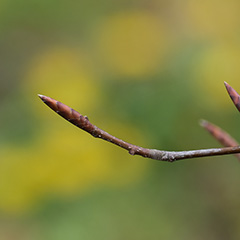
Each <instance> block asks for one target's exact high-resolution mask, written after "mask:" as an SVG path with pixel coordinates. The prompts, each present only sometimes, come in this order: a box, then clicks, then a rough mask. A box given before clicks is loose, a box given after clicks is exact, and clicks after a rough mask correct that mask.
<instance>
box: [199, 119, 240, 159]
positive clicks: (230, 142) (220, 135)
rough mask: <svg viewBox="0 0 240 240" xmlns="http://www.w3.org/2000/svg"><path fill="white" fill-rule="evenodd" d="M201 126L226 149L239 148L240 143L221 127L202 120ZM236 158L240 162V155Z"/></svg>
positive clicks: (236, 155)
mask: <svg viewBox="0 0 240 240" xmlns="http://www.w3.org/2000/svg"><path fill="white" fill-rule="evenodd" d="M200 125H201V126H202V127H203V128H205V129H206V130H207V131H208V132H209V133H210V134H211V135H212V136H213V137H214V138H215V139H216V140H217V141H218V142H219V143H220V144H222V145H223V146H224V147H236V146H239V143H238V142H237V141H236V140H235V139H234V138H233V137H232V136H230V135H229V134H228V133H227V132H225V131H224V130H223V129H221V128H220V127H218V126H216V125H214V124H212V123H210V122H208V121H206V120H201V121H200ZM235 157H236V158H237V159H238V160H240V154H235Z"/></svg>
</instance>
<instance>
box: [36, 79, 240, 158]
mask: <svg viewBox="0 0 240 240" xmlns="http://www.w3.org/2000/svg"><path fill="white" fill-rule="evenodd" d="M225 84H227V83H225ZM227 86H229V85H227ZM231 93H232V91H231ZM38 96H39V97H40V98H41V99H42V101H43V102H44V103H45V104H46V105H48V106H49V107H50V108H51V109H52V110H53V111H55V112H56V113H58V114H59V115H60V116H62V117H63V118H65V119H66V120H67V121H69V122H71V123H72V124H74V125H75V126H77V127H79V128H81V129H82V130H84V131H86V132H88V133H89V134H91V135H92V136H93V137H96V138H101V139H103V140H106V141H108V142H111V143H113V144H115V145H117V146H119V147H121V148H123V149H126V150H127V151H128V152H129V153H130V154H131V155H140V156H142V157H146V158H152V159H155V160H160V161H167V162H174V161H176V160H182V159H188V158H199V157H210V156H217V155H226V154H236V153H240V146H236V147H232V146H231V147H226V148H211V149H200V150H190V151H163V150H157V149H148V148H142V147H139V146H136V145H133V144H131V143H127V142H125V141H123V140H121V139H119V138H116V137H115V136H112V135H110V134H109V133H107V132H105V131H104V130H102V129H100V128H98V127H97V126H95V125H93V124H92V123H90V121H89V119H88V117H87V116H83V115H81V114H80V113H78V112H77V111H75V110H74V109H72V108H70V107H68V106H67V105H65V104H63V103H61V102H59V101H56V100H54V99H52V98H50V97H46V96H43V95H40V94H39V95H38ZM230 96H231V95H230ZM234 96H235V97H234V100H235V102H236V95H234ZM238 99H240V97H239V98H238ZM235 102H234V103H235ZM239 106H240V105H239Z"/></svg>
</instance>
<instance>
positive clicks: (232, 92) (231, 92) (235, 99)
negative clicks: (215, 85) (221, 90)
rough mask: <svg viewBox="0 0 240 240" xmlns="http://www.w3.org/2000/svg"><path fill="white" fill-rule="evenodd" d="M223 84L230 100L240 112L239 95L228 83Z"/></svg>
mask: <svg viewBox="0 0 240 240" xmlns="http://www.w3.org/2000/svg"><path fill="white" fill-rule="evenodd" d="M224 84H225V87H226V89H227V92H228V94H229V96H230V98H231V99H232V101H233V103H234V105H235V106H236V108H237V109H238V111H239V112H240V95H239V94H238V93H237V92H236V91H235V90H234V89H233V88H232V87H231V86H230V85H229V84H228V83H226V82H224Z"/></svg>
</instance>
